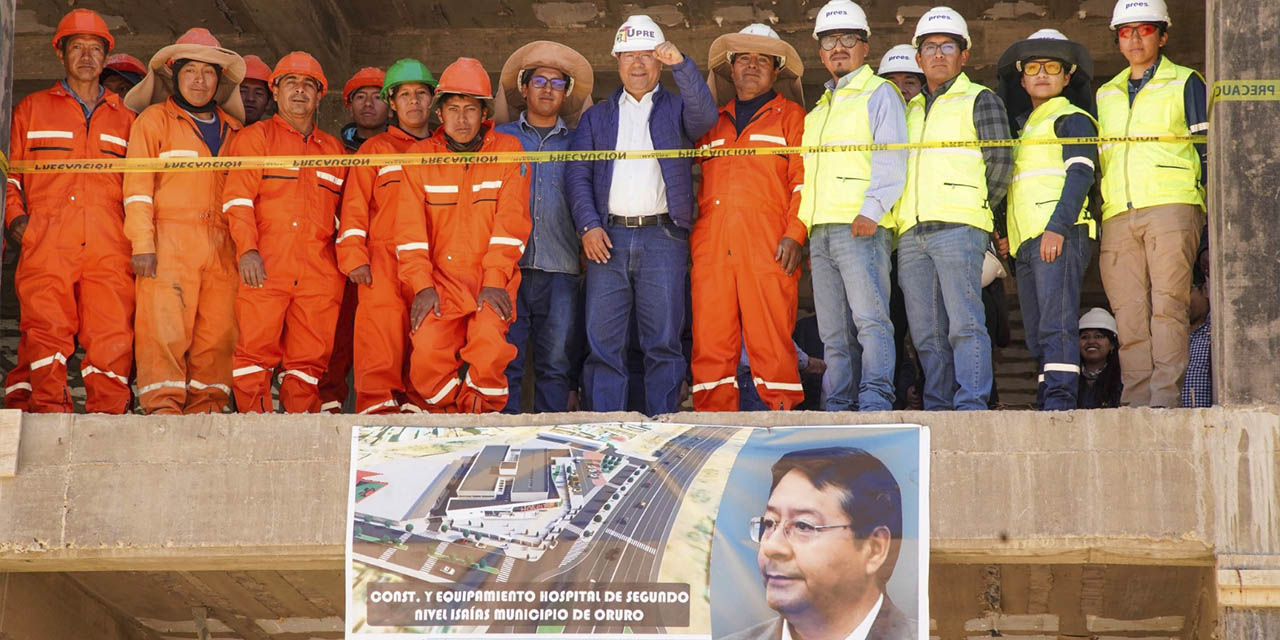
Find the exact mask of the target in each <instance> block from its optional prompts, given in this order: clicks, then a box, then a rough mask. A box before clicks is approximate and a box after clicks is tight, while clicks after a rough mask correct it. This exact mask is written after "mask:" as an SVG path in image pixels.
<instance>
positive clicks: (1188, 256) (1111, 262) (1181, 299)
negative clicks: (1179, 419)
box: [1100, 204, 1205, 408]
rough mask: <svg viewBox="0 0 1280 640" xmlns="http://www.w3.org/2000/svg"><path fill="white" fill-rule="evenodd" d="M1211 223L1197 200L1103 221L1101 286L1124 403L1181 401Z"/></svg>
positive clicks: (1174, 404) (1171, 404) (1173, 403)
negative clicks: (1198, 263) (1197, 268)
mask: <svg viewBox="0 0 1280 640" xmlns="http://www.w3.org/2000/svg"><path fill="white" fill-rule="evenodd" d="M1204 224H1205V214H1204V212H1203V211H1202V210H1201V209H1200V208H1199V207H1197V206H1195V205H1190V204H1165V205H1157V206H1154V207H1147V208H1144V209H1131V210H1129V211H1126V212H1124V213H1122V214H1120V215H1118V216H1116V217H1114V218H1111V219H1109V220H1106V221H1104V222H1103V223H1102V253H1101V256H1100V263H1101V268H1102V285H1103V287H1104V288H1105V289H1106V292H1107V298H1108V299H1109V300H1110V301H1111V307H1112V310H1113V311H1114V312H1115V316H1116V327H1117V329H1119V336H1118V337H1119V338H1120V354H1119V355H1120V372H1121V380H1123V382H1124V394H1123V395H1122V396H1121V402H1122V403H1123V404H1125V405H1129V406H1135V407H1141V406H1157V407H1171V408H1172V407H1178V406H1180V405H1181V398H1180V395H1179V394H1180V391H1181V389H1182V379H1183V376H1184V375H1185V374H1186V370H1187V360H1188V357H1189V351H1188V343H1187V338H1188V335H1189V333H1190V325H1191V319H1190V315H1191V311H1190V309H1191V266H1192V264H1194V262H1195V258H1196V249H1197V247H1198V246H1199V244H1200V233H1201V231H1202V230H1203V229H1204Z"/></svg>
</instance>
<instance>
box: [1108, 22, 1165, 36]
mask: <svg viewBox="0 0 1280 640" xmlns="http://www.w3.org/2000/svg"><path fill="white" fill-rule="evenodd" d="M1159 30H1160V27H1157V26H1156V25H1154V24H1127V25H1125V26H1123V27H1120V28H1119V29H1116V35H1117V36H1120V37H1121V38H1124V39H1126V40H1128V39H1129V38H1132V37H1133V34H1135V33H1137V34H1138V37H1139V38H1145V37H1147V36H1150V35H1152V34H1154V33H1155V32H1157V31H1159Z"/></svg>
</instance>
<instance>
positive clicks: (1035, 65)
mask: <svg viewBox="0 0 1280 640" xmlns="http://www.w3.org/2000/svg"><path fill="white" fill-rule="evenodd" d="M1020 66H1021V67H1022V75H1024V76H1035V75H1039V74H1040V72H1041V71H1044V72H1045V73H1046V74H1048V75H1051V76H1056V75H1058V74H1060V73H1062V63H1061V62H1058V61H1057V60H1049V61H1046V62H1035V61H1032V62H1023V63H1021V64H1020Z"/></svg>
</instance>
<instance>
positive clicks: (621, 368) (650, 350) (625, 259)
mask: <svg viewBox="0 0 1280 640" xmlns="http://www.w3.org/2000/svg"><path fill="white" fill-rule="evenodd" d="M605 231H606V232H607V233H608V234H609V240H610V241H611V242H612V243H613V249H611V250H610V253H611V254H612V255H611V257H610V258H609V261H608V262H606V263H605V264H597V263H595V262H588V263H587V297H586V319H587V345H588V347H589V349H590V353H589V355H588V356H587V363H586V366H585V368H584V370H583V372H582V382H583V391H584V393H585V394H586V395H587V396H588V398H589V400H590V406H591V409H592V410H593V411H625V410H626V408H627V395H628V377H629V376H628V367H627V345H628V342H629V340H628V327H629V325H630V324H631V317H632V310H633V309H634V311H635V323H636V337H637V338H638V339H639V342H640V350H641V351H642V352H643V353H644V405H645V410H644V411H645V413H646V414H648V415H651V416H654V415H659V414H663V413H671V412H673V411H675V410H676V409H677V408H678V407H679V402H680V385H681V383H683V382H684V379H685V372H686V371H687V370H688V363H687V362H686V361H685V355H684V348H683V345H682V344H681V341H680V340H681V334H682V332H683V330H684V324H685V304H686V300H687V298H688V295H687V289H688V286H689V285H688V283H689V232H688V231H685V230H684V229H681V228H680V227H677V226H675V225H670V224H668V225H658V226H652V227H641V228H638V229H628V228H625V227H621V226H608V227H606V228H605Z"/></svg>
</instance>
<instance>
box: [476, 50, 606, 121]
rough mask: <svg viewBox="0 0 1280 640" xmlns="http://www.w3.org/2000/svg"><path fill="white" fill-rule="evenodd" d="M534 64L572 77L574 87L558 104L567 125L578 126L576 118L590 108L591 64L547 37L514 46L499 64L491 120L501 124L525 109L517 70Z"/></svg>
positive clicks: (593, 77)
mask: <svg viewBox="0 0 1280 640" xmlns="http://www.w3.org/2000/svg"><path fill="white" fill-rule="evenodd" d="M537 67H551V68H553V69H559V70H560V71H562V72H564V73H565V74H567V75H568V76H569V77H570V78H573V88H572V90H571V91H569V93H568V95H566V96H565V97H564V104H563V105H561V106H560V117H561V118H564V121H565V124H567V125H569V126H570V127H576V126H578V119H579V118H581V117H582V114H583V113H584V112H585V111H586V110H587V109H588V108H590V107H591V91H592V90H593V89H594V88H595V73H594V72H593V71H592V70H591V63H590V62H587V59H586V58H585V57H583V55H582V54H580V53H578V52H577V51H574V50H573V49H572V48H570V47H567V46H565V45H562V44H560V43H559V42H550V41H548V40H538V41H535V42H530V43H529V44H526V45H524V46H523V47H520V48H519V49H516V51H515V53H513V54H511V57H509V58H507V61H506V63H505V64H503V65H502V75H501V76H500V77H499V79H498V91H497V94H498V95H497V97H496V99H495V101H494V121H495V122H497V123H499V124H501V123H503V122H511V121H513V120H516V119H518V118H519V117H520V112H521V111H523V110H524V108H525V101H524V96H522V95H520V72H521V71H524V70H525V69H533V68H537Z"/></svg>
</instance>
